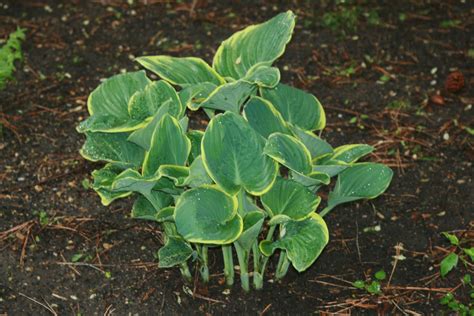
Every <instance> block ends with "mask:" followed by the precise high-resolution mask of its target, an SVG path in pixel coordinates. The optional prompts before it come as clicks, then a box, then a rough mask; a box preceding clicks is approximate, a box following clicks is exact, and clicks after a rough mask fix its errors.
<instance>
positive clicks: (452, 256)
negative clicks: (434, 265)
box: [439, 232, 474, 277]
mask: <svg viewBox="0 0 474 316" xmlns="http://www.w3.org/2000/svg"><path fill="white" fill-rule="evenodd" d="M443 236H444V237H446V239H447V240H449V243H450V244H451V246H454V249H453V250H452V251H451V252H450V253H449V254H448V255H447V256H446V257H444V259H443V260H442V261H441V264H440V266H439V268H440V273H441V276H442V277H445V276H446V275H447V274H448V273H449V272H450V271H451V270H453V269H454V268H455V267H456V266H457V264H458V262H459V260H461V262H463V263H464V265H466V266H468V265H469V263H468V260H470V261H471V262H473V263H474V247H469V248H468V247H464V246H462V245H463V244H464V243H465V242H467V241H464V240H459V238H458V237H457V236H456V235H454V234H450V233H447V232H444V233H443Z"/></svg>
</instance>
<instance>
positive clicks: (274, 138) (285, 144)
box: [263, 133, 311, 174]
mask: <svg viewBox="0 0 474 316" xmlns="http://www.w3.org/2000/svg"><path fill="white" fill-rule="evenodd" d="M263 152H264V153H265V154H266V155H268V156H270V157H272V158H273V159H275V160H276V161H278V162H279V163H281V164H282V165H284V166H285V167H287V168H289V169H291V170H294V171H297V172H300V173H303V174H307V173H310V172H311V154H310V153H309V151H308V149H306V147H305V146H304V145H303V143H302V142H300V141H299V140H297V139H296V138H294V137H293V136H290V135H286V134H282V133H273V134H271V135H270V136H269V137H268V140H267V143H266V144H265V148H264V149H263Z"/></svg>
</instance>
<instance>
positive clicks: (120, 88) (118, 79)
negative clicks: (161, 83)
mask: <svg viewBox="0 0 474 316" xmlns="http://www.w3.org/2000/svg"><path fill="white" fill-rule="evenodd" d="M149 83H150V80H149V79H148V78H147V77H146V75H145V72H144V71H138V72H130V73H125V74H120V75H116V76H113V77H111V78H109V79H107V80H105V81H104V82H103V83H101V84H100V85H99V86H98V87H97V88H96V89H95V90H94V91H93V92H92V93H91V94H90V95H89V99H88V100H87V108H88V110H89V114H90V115H91V116H90V117H89V118H88V119H86V120H85V121H83V122H81V123H80V124H79V126H78V127H77V130H78V131H79V132H81V133H83V132H87V131H90V132H109V133H119V132H127V131H132V130H134V129H137V128H139V127H140V126H142V125H143V122H142V120H136V119H132V118H131V117H130V116H129V114H128V102H129V100H130V98H131V97H132V95H133V94H134V93H135V92H137V91H142V90H143V89H145V87H146V86H147V85H148V84H149ZM140 124H142V125H140Z"/></svg>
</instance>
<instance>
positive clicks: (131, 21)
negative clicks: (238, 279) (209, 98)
mask: <svg viewBox="0 0 474 316" xmlns="http://www.w3.org/2000/svg"><path fill="white" fill-rule="evenodd" d="M377 3H378V2H370V1H355V2H351V3H349V4H346V5H335V4H333V3H332V1H322V2H321V3H319V2H316V1H314V2H313V1H286V2H285V1H243V0H242V1H232V2H230V1H210V0H208V1H204V0H202V1H195V2H192V1H177V2H174V1H169V2H166V1H156V0H148V1H137V0H136V1H118V0H103V1H99V0H97V1H78V0H74V1H43V0H30V1H27V0H21V1H18V0H11V1H5V0H0V38H2V39H4V38H6V37H7V36H8V34H9V33H10V32H12V31H14V30H15V29H16V27H17V26H20V27H23V28H26V29H27V36H26V41H25V43H24V45H23V50H24V61H23V62H22V63H21V64H19V66H18V71H17V72H16V73H15V81H14V82H12V83H10V84H9V85H8V86H7V87H6V89H4V90H3V91H0V123H1V124H2V125H1V126H2V127H3V129H2V133H1V136H0V137H1V138H0V314H1V315H3V314H6V315H43V314H44V315H47V314H51V313H53V312H54V313H58V314H59V315H73V314H74V315H99V314H107V315H111V314H113V313H115V314H117V315H125V314H129V313H131V314H140V315H148V314H166V315H169V314H186V315H189V314H211V315H214V314H215V315H219V314H276V315H289V314H292V315H296V314H310V313H314V312H338V311H339V312H345V313H350V312H351V313H355V314H361V313H367V314H376V313H382V314H383V313H385V314H388V313H399V314H402V313H406V314H413V313H422V314H434V313H440V312H441V311H447V310H446V307H444V306H442V305H440V303H439V299H440V298H441V297H442V296H443V295H444V294H445V293H446V292H449V291H451V292H453V293H454V295H455V297H456V298H457V299H459V300H460V301H461V302H463V303H464V304H466V305H467V304H469V289H468V287H467V286H464V285H462V283H461V278H462V276H463V275H464V274H466V273H468V272H471V273H472V270H473V266H472V264H471V265H469V264H466V265H463V264H461V263H459V264H458V267H457V269H455V270H454V271H453V272H451V273H450V274H449V275H448V276H447V277H445V278H442V277H440V275H439V264H440V262H441V260H442V259H443V258H444V257H445V256H446V255H447V254H448V253H449V252H451V251H454V250H455V249H454V248H453V247H451V246H450V245H449V243H448V242H447V241H446V240H445V239H444V238H443V237H442V236H441V232H445V231H449V232H451V233H454V234H456V235H457V236H458V237H459V238H460V239H461V240H463V242H465V244H469V243H470V245H471V246H472V244H473V242H474V194H473V192H474V185H473V180H472V179H473V167H472V161H473V160H474V148H473V136H472V128H474V119H473V118H474V115H473V113H474V110H473V109H472V104H473V103H474V95H473V93H472V91H473V90H472V87H473V83H474V79H473V78H474V77H473V74H474V71H473V70H474V67H473V66H474V51H473V49H474V43H473V34H474V33H473V25H474V19H473V17H474V14H473V13H474V7H473V6H472V2H470V1H464V2H462V1H461V2H460V1H439V2H438V1H430V2H426V3H425V2H424V1H414V0H413V1H403V2H402V1H393V2H390V3H387V4H385V5H381V4H377ZM287 9H292V10H293V11H294V12H295V13H296V14H297V15H298V21H297V26H296V29H295V34H294V37H293V39H292V42H291V43H290V44H289V45H288V47H287V50H286V53H285V55H284V56H283V57H282V58H281V59H280V60H279V61H278V63H277V64H278V66H279V67H280V69H281V72H282V82H286V83H291V84H293V85H295V86H298V87H300V88H303V89H306V90H308V91H310V92H312V93H313V94H315V95H316V96H317V97H318V98H319V100H320V101H321V103H322V104H323V106H324V107H325V109H326V113H327V121H328V127H327V128H326V130H325V131H324V134H323V136H324V137H325V138H327V139H328V141H329V142H330V143H331V144H333V145H335V146H337V145H341V144H346V143H359V142H363V143H369V144H371V145H374V146H375V147H376V151H375V152H374V154H372V156H371V157H369V158H368V160H371V161H380V162H384V163H387V164H389V165H390V166H391V167H392V168H393V169H394V170H395V171H396V172H395V176H394V179H393V182H392V185H391V186H390V188H389V190H388V191H387V192H386V194H384V195H383V196H382V197H380V198H378V199H376V200H372V201H370V202H361V203H354V204H350V205H347V206H342V207H339V208H338V209H336V210H334V211H333V212H332V213H331V214H330V215H329V216H328V217H327V222H328V226H329V228H330V234H331V236H330V238H331V240H330V243H329V245H328V247H327V248H326V250H325V251H324V252H323V254H322V255H321V257H320V258H319V259H318V261H317V262H316V264H314V265H313V266H312V267H311V268H310V269H309V270H308V271H306V272H305V273H302V274H298V273H296V272H295V271H290V272H289V274H288V275H287V277H286V278H285V279H284V281H283V282H280V283H278V282H272V275H268V276H267V282H265V286H264V290H263V291H258V292H256V291H254V292H251V293H250V294H245V293H243V292H242V291H241V289H240V287H239V284H236V285H235V286H234V288H232V289H230V291H229V290H226V289H225V287H224V285H223V274H222V273H221V269H222V262H221V261H222V260H221V258H220V253H219V252H213V251H211V254H210V265H211V267H210V269H211V273H214V274H213V275H212V279H211V282H210V284H208V285H203V284H200V283H199V282H198V281H196V283H195V284H187V285H186V284H184V283H183V282H182V280H181V277H180V275H179V271H176V270H163V269H158V267H157V262H156V260H155V254H156V251H157V249H158V248H159V247H160V246H161V244H162V242H161V235H160V230H159V229H158V226H157V225H154V224H153V223H146V222H140V221H133V220H130V219H129V212H130V209H131V201H130V200H121V201H118V202H115V203H113V204H112V205H111V206H110V207H104V206H102V205H101V204H100V200H99V198H98V196H96V194H95V193H94V192H93V191H91V190H87V189H86V188H85V187H84V184H85V182H84V180H85V179H89V174H90V172H91V171H92V170H94V169H96V168H99V167H100V166H99V165H98V164H97V165H96V164H93V163H90V162H87V161H85V160H84V159H82V158H81V157H80V155H79V153H78V150H79V148H80V147H81V145H82V143H83V141H84V139H83V137H82V135H80V134H78V133H76V131H75V126H76V125H77V123H78V122H79V121H81V120H82V119H84V118H85V117H86V116H87V110H86V102H87V96H88V94H89V93H90V91H92V89H93V88H94V87H96V86H97V85H98V84H99V83H100V79H101V78H106V77H109V76H111V75H113V74H116V73H119V72H121V71H126V70H128V71H131V70H135V69H138V65H137V64H136V63H134V62H133V59H134V57H136V56H141V55H147V54H169V55H174V56H200V57H203V58H204V59H206V60H207V61H208V62H211V61H212V56H213V54H214V52H215V50H216V49H217V47H218V45H219V43H220V42H221V41H222V40H224V39H225V38H227V37H228V36H230V35H231V34H232V33H233V32H235V31H237V30H239V29H241V28H242V27H244V26H246V25H248V24H253V23H257V22H261V21H264V20H266V19H268V18H270V17H272V16H274V15H275V14H276V13H278V12H281V11H284V10H287ZM455 71H459V72H460V73H461V75H459V74H458V78H459V77H460V76H462V78H463V79H464V87H461V86H460V85H459V84H458V86H456V83H459V80H457V81H456V80H455V81H453V80H452V76H451V77H449V75H450V74H451V73H452V72H455ZM449 78H451V79H449ZM446 82H448V83H447V84H446ZM460 87H461V88H460ZM193 118H194V120H193V121H192V124H193V125H192V126H193V127H201V128H204V125H203V122H202V120H203V116H202V114H200V113H197V114H195V115H193ZM397 255H398V256H397ZM394 256H397V257H396V258H394ZM275 264H276V262H272V263H271V265H273V266H274V265H275ZM381 269H383V270H384V271H385V272H386V273H387V279H386V280H385V281H383V282H382V294H380V295H371V294H369V293H367V292H366V291H364V290H360V289H356V288H355V287H353V286H352V284H351V283H352V282H353V281H355V280H370V279H373V274H374V273H375V272H376V271H379V270H381ZM270 270H272V269H270ZM388 279H390V281H388Z"/></svg>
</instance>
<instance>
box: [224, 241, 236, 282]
mask: <svg viewBox="0 0 474 316" xmlns="http://www.w3.org/2000/svg"><path fill="white" fill-rule="evenodd" d="M222 256H223V257H224V275H225V280H226V284H227V285H228V286H231V285H233V284H234V260H233V259H232V246H231V245H225V246H222Z"/></svg>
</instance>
